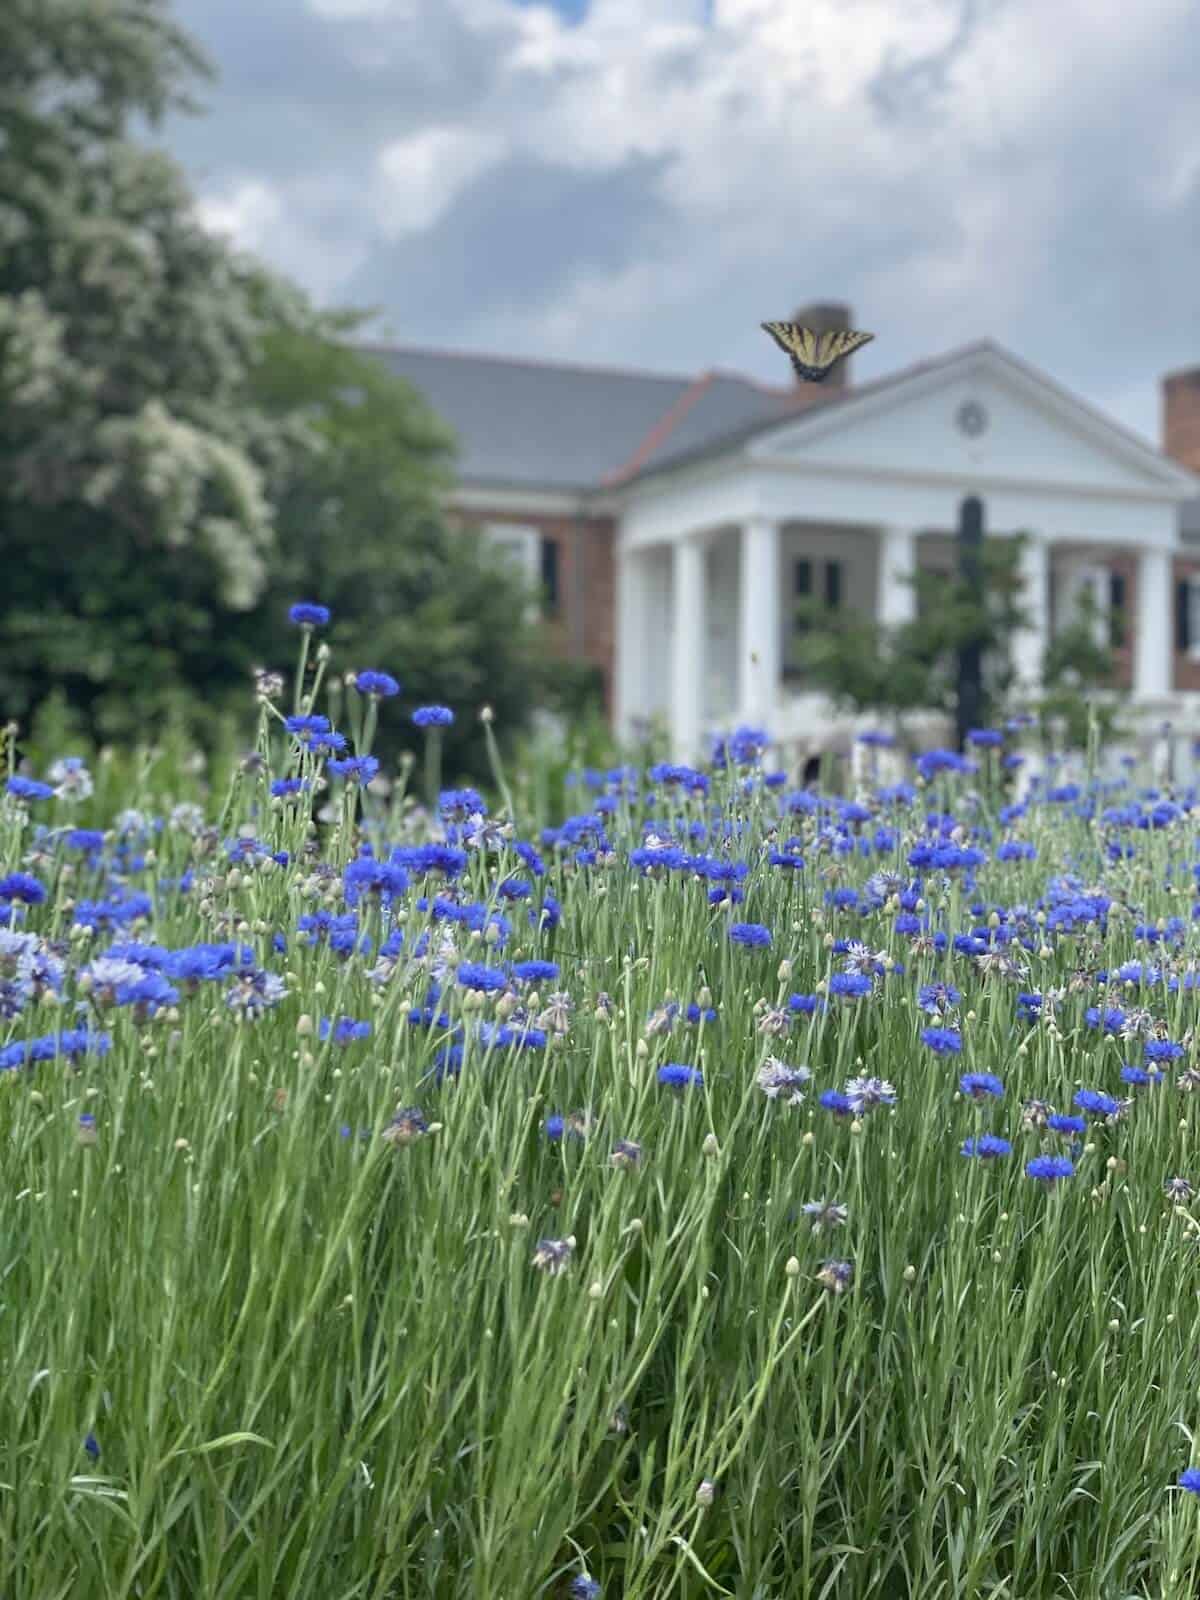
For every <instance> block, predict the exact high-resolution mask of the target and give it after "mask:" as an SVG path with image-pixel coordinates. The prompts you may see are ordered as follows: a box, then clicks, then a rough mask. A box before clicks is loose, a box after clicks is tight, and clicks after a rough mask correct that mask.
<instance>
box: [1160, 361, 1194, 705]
mask: <svg viewBox="0 0 1200 1600" xmlns="http://www.w3.org/2000/svg"><path fill="white" fill-rule="evenodd" d="M1162 400H1163V429H1162V432H1163V452H1164V454H1165V455H1168V456H1171V457H1172V458H1173V459H1174V460H1175V461H1178V462H1179V464H1180V466H1183V467H1188V468H1190V469H1191V471H1192V472H1200V367H1193V368H1191V369H1190V371H1187V372H1176V373H1172V374H1171V375H1169V376H1168V377H1165V378H1164V379H1163V380H1162ZM1197 574H1200V553H1197V555H1196V556H1193V557H1188V556H1181V557H1179V558H1178V559H1177V560H1176V562H1175V572H1174V581H1173V583H1172V585H1171V616H1170V621H1169V626H1170V629H1171V641H1172V659H1173V661H1174V665H1175V671H1174V678H1173V680H1172V681H1173V683H1174V686H1175V688H1176V689H1179V690H1189V689H1190V690H1200V661H1193V659H1192V657H1191V655H1190V654H1188V653H1185V652H1182V651H1180V650H1177V649H1175V648H1174V645H1175V642H1176V640H1177V633H1176V627H1175V605H1176V599H1175V596H1176V594H1177V592H1178V585H1179V584H1180V583H1181V582H1182V581H1183V579H1185V578H1188V577H1193V576H1195V575H1197Z"/></svg>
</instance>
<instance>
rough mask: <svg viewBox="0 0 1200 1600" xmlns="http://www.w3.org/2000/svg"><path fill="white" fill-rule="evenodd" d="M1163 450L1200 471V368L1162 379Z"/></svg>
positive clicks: (1191, 468)
mask: <svg viewBox="0 0 1200 1600" xmlns="http://www.w3.org/2000/svg"><path fill="white" fill-rule="evenodd" d="M1162 398H1163V406H1162V416H1163V428H1162V431H1163V453H1164V455H1168V456H1170V457H1171V458H1172V459H1173V460H1175V461H1178V462H1179V464H1180V466H1183V467H1188V468H1189V469H1190V470H1191V471H1192V472H1200V367H1190V368H1188V369H1187V370H1186V371H1185V372H1171V373H1168V374H1167V376H1166V377H1165V378H1164V379H1163V380H1162Z"/></svg>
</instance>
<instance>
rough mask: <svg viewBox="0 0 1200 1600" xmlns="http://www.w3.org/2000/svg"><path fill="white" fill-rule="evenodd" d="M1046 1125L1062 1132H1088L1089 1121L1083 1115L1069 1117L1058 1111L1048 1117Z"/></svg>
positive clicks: (1057, 1131) (1056, 1131) (1073, 1133)
mask: <svg viewBox="0 0 1200 1600" xmlns="http://www.w3.org/2000/svg"><path fill="white" fill-rule="evenodd" d="M1046 1126H1047V1127H1048V1128H1051V1129H1053V1131H1054V1132H1055V1133H1061V1134H1068V1133H1069V1134H1072V1135H1075V1134H1080V1133H1086V1132H1087V1122H1086V1121H1085V1120H1084V1118H1083V1117H1067V1116H1064V1115H1063V1114H1062V1113H1061V1112H1058V1111H1056V1112H1054V1113H1052V1114H1051V1115H1050V1116H1048V1117H1047V1118H1046Z"/></svg>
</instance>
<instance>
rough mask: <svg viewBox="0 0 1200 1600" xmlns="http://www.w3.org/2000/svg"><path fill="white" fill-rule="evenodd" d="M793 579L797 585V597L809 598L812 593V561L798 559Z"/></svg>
mask: <svg viewBox="0 0 1200 1600" xmlns="http://www.w3.org/2000/svg"><path fill="white" fill-rule="evenodd" d="M792 581H793V583H794V585H795V591H796V598H797V599H798V600H807V599H808V597H809V595H810V594H811V593H812V562H811V561H797V563H796V565H795V568H794V577H793V580H792Z"/></svg>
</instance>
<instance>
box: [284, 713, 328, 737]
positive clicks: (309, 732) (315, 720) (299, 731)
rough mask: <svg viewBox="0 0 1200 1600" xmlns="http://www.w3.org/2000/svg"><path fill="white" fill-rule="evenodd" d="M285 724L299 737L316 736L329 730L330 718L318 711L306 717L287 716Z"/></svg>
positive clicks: (290, 731) (288, 729)
mask: <svg viewBox="0 0 1200 1600" xmlns="http://www.w3.org/2000/svg"><path fill="white" fill-rule="evenodd" d="M283 725H284V727H285V728H286V729H287V731H288V732H289V733H294V734H295V735H296V737H297V738H298V739H307V738H314V737H316V736H318V735H320V734H323V733H328V732H329V718H328V717H322V716H320V715H318V714H316V713H314V714H313V715H311V716H305V717H299V716H297V717H285V718H284V719H283Z"/></svg>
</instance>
